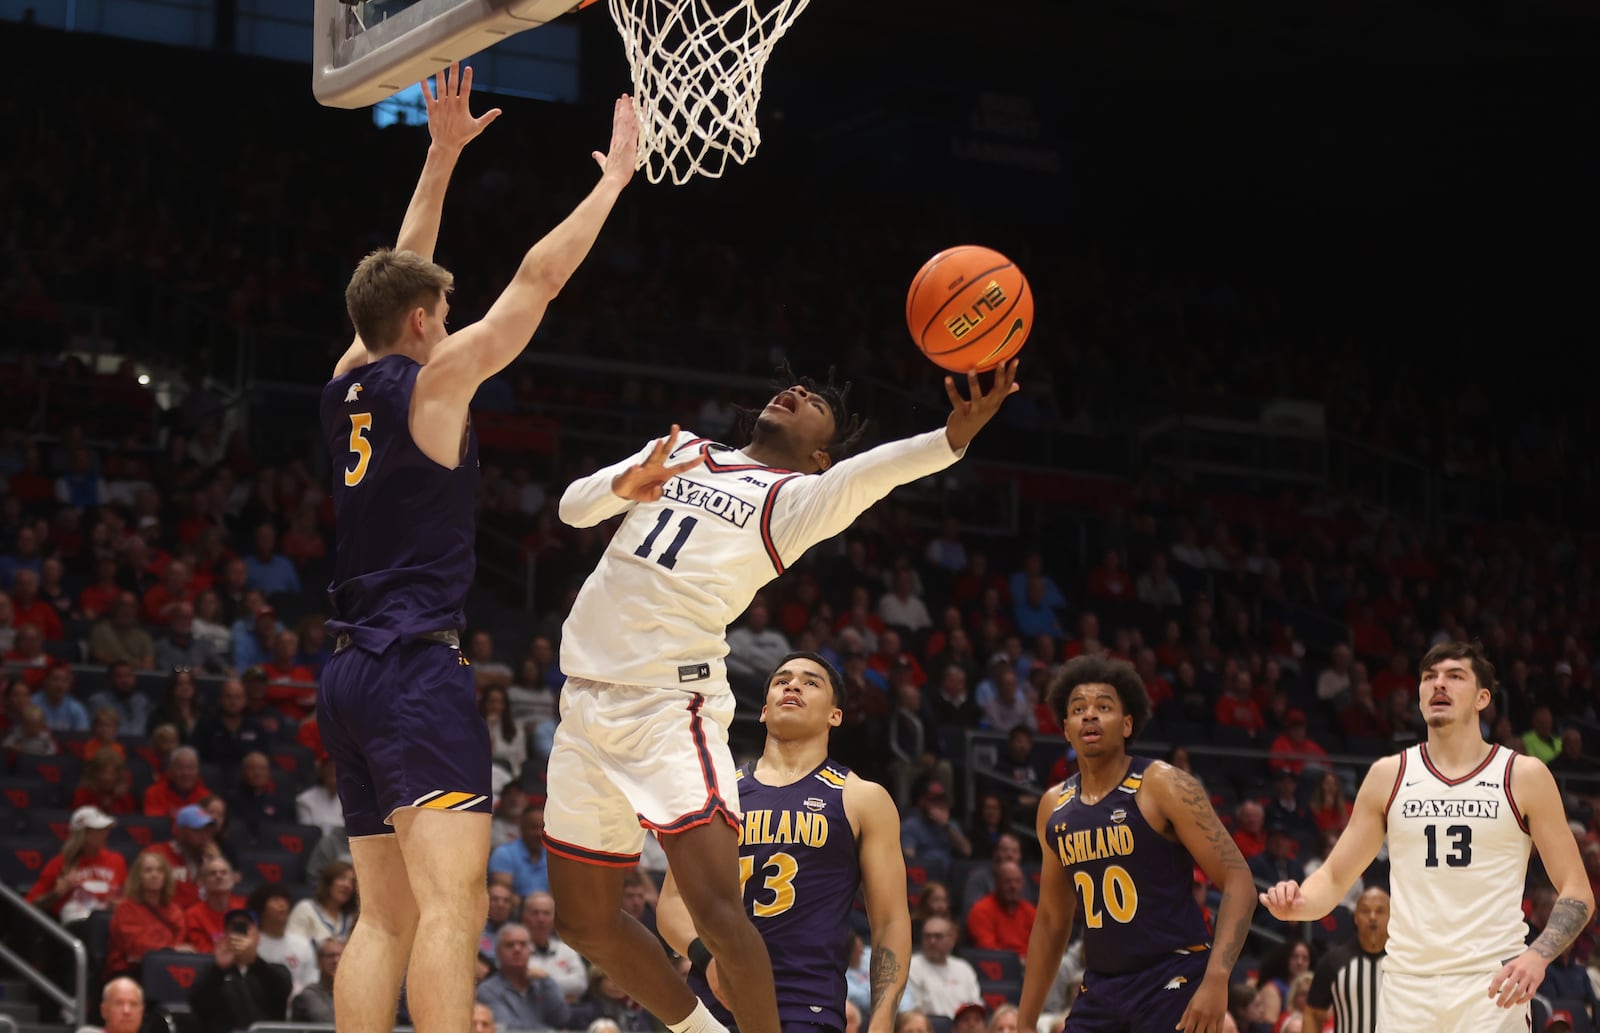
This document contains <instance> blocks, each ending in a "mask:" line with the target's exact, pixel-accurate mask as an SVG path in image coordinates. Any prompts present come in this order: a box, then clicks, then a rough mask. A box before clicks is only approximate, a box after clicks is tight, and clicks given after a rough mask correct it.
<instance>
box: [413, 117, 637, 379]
mask: <svg viewBox="0 0 1600 1033" xmlns="http://www.w3.org/2000/svg"><path fill="white" fill-rule="evenodd" d="M638 151H639V120H638V116H637V115H635V114H634V108H633V98H631V97H628V96H626V95H624V96H622V97H620V98H618V99H617V103H616V105H615V107H614V108H613V109H612V115H611V149H610V150H609V151H608V152H606V153H605V154H601V153H600V152H599V151H595V152H594V159H595V161H597V162H598V163H599V164H600V181H599V182H598V183H596V184H595V186H594V189H593V190H591V191H590V192H589V196H587V197H585V198H584V199H583V200H582V201H580V202H578V207H576V208H574V209H573V210H572V213H571V214H570V215H568V216H567V217H566V218H565V219H563V220H561V223H560V224H559V225H557V226H556V228H555V229H553V230H551V231H550V232H549V233H547V234H545V236H544V237H543V238H542V239H541V240H540V241H539V242H538V243H537V244H535V245H533V247H531V248H529V249H528V253H527V254H526V255H525V256H524V257H523V259H522V264H521V265H520V266H518V267H517V273H516V275H515V276H514V277H513V278H512V280H511V283H510V284H509V285H508V286H507V287H506V289H505V290H504V291H502V292H501V293H500V297H499V298H497V299H495V303H494V304H493V305H491V306H489V311H488V312H487V313H485V314H484V317H483V318H482V319H480V320H478V322H476V323H474V324H472V325H471V326H469V327H467V328H466V329H464V330H462V331H460V332H459V333H454V334H451V335H450V336H449V337H446V338H445V339H444V340H443V341H441V342H440V343H439V345H438V347H436V348H435V349H434V351H433V354H432V356H431V357H430V358H429V360H428V364H427V365H426V366H425V367H423V371H422V372H421V373H419V374H418V375H417V387H418V390H419V391H420V390H422V387H423V379H422V378H423V377H424V376H426V377H428V378H429V379H431V380H434V381H436V383H435V384H434V385H431V386H430V387H429V388H428V389H427V390H428V393H429V394H430V395H437V396H439V397H440V398H442V399H444V400H446V401H448V402H449V404H451V405H452V406H459V407H462V408H464V407H465V406H466V405H467V404H468V403H469V402H471V400H472V396H473V395H474V394H475V393H477V390H478V386H479V385H480V384H482V383H483V382H484V381H485V380H488V379H489V378H490V377H492V376H493V375H494V374H496V373H498V372H500V371H501V370H502V369H505V368H506V367H507V366H509V365H510V364H511V362H512V360H513V359H515V358H516V357H517V356H518V355H520V354H522V349H523V348H525V347H527V345H528V341H529V340H531V339H532V337H533V332H534V331H535V330H537V329H538V328H539V323H540V321H541V320H542V319H544V312H545V308H546V307H547V306H548V305H549V304H550V302H551V300H552V299H554V298H555V296H556V294H557V293H559V292H560V290H561V288H562V287H564V286H566V283H567V280H568V279H570V278H571V277H572V274H573V273H574V272H576V271H577V268H578V264H579V263H580V262H582V261H583V259H584V256H585V255H587V254H588V253H589V249H590V248H591V247H593V246H594V242H595V238H597V237H598V236H599V235H600V228H601V227H602V226H604V225H605V221H606V217H607V216H608V215H610V214H611V209H612V207H613V206H614V205H615V204H616V203H617V198H618V197H620V196H621V194H622V188H623V187H625V186H627V185H628V181H629V180H630V179H632V178H633V163H634V157H635V155H637V154H638Z"/></svg>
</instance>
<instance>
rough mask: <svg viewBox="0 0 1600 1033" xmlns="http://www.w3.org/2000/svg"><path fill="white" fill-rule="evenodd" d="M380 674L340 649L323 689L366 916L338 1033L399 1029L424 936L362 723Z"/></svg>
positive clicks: (324, 729)
mask: <svg viewBox="0 0 1600 1033" xmlns="http://www.w3.org/2000/svg"><path fill="white" fill-rule="evenodd" d="M379 667H380V662H379V661H378V660H377V659H376V658H373V657H371V656H369V655H368V654H366V653H364V652H363V651H361V650H359V649H346V650H341V651H340V652H338V653H336V654H334V656H333V657H332V658H331V659H330V660H329V661H328V664H327V666H326V667H325V668H324V671H323V677H322V682H321V685H320V687H319V689H318V699H317V714H318V717H317V724H318V727H319V728H320V730H321V733H322V743H323V746H324V747H325V748H326V749H327V751H328V754H329V755H330V756H331V757H332V758H333V762H334V767H335V769H336V770H337V771H338V773H339V776H338V777H339V782H338V791H339V802H340V805H341V806H342V807H343V809H344V817H345V828H346V830H347V831H348V832H349V834H350V860H351V863H353V864H354V865H355V869H356V881H357V883H358V884H359V885H360V886H361V900H362V911H363V914H362V916H361V921H359V922H357V923H356V926H355V928H354V929H353V930H351V933H350V942H349V944H348V945H347V946H346V947H345V952H344V956H343V957H341V958H340V959H339V967H340V968H341V969H342V970H343V971H344V974H345V975H344V978H343V979H341V980H339V981H337V982H336V983H335V984H334V988H333V997H334V1012H335V1013H336V1014H337V1015H338V1017H339V1021H338V1027H339V1033H388V1031H389V1030H391V1029H393V1028H394V1021H395V1010H396V1004H397V1002H398V1000H399V997H400V982H401V979H402V978H403V976H404V975H405V970H406V961H407V959H408V958H410V956H411V943H412V938H413V937H414V935H415V934H416V931H417V905H416V901H415V900H414V899H413V898H412V896H411V882H410V879H409V878H408V877H407V875H406V865H405V860H404V858H402V857H401V855H400V845H399V842H398V841H397V840H396V839H395V837H394V835H393V830H391V829H390V828H389V827H388V826H387V825H385V824H384V821H383V815H382V813H381V809H382V805H381V804H379V802H378V800H377V796H376V792H375V789H374V785H373V778H372V774H371V772H370V770H369V769H368V766H367V755H366V750H365V745H366V736H367V735H368V734H369V733H371V732H374V731H379V730H380V729H379V722H374V721H370V720H365V719H363V711H364V710H365V709H366V708H365V707H364V706H363V705H362V696H363V695H364V693H363V689H364V687H365V686H366V685H367V684H368V683H369V682H370V681H371V680H372V679H374V678H378V677H381V676H382V675H383V674H384V672H383V671H381V670H379Z"/></svg>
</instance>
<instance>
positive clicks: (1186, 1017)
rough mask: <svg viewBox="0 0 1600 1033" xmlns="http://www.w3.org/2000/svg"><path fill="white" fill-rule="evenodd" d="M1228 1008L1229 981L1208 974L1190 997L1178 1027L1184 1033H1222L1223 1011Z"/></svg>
mask: <svg viewBox="0 0 1600 1033" xmlns="http://www.w3.org/2000/svg"><path fill="white" fill-rule="evenodd" d="M1227 1010H1228V981H1227V980H1226V979H1212V978H1211V977H1209V976H1207V977H1206V978H1205V979H1202V980H1201V981H1200V986H1199V987H1197V988H1196V989H1195V992H1194V996H1193V997H1191V998H1189V1007H1187V1008H1185V1009H1183V1018H1181V1019H1179V1020H1178V1028H1179V1029H1181V1030H1183V1031H1184V1033H1222V1013H1223V1012H1225V1011H1227Z"/></svg>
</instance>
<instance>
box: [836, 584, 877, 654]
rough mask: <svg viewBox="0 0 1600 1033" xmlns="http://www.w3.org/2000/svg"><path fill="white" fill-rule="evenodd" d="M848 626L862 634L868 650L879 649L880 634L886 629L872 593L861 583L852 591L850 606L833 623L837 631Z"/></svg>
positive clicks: (862, 639)
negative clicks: (873, 600) (875, 608)
mask: <svg viewBox="0 0 1600 1033" xmlns="http://www.w3.org/2000/svg"><path fill="white" fill-rule="evenodd" d="M846 628H850V629H853V630H854V631H855V633H856V634H858V635H860V636H861V641H862V643H863V644H864V645H865V646H866V647H867V651H868V652H875V651H876V650H877V649H878V636H880V635H882V634H883V633H884V630H885V627H884V623H883V618H881V617H879V616H878V614H877V611H875V610H874V609H873V608H872V593H870V592H868V591H867V589H866V588H864V587H862V586H860V585H857V586H856V587H855V588H854V589H853V590H852V591H851V593H850V608H849V609H848V610H846V611H845V612H843V613H841V614H840V615H839V618H838V619H837V620H836V621H834V623H833V630H834V631H836V632H842V631H844V630H845V629H846Z"/></svg>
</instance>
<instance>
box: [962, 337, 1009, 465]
mask: <svg viewBox="0 0 1600 1033" xmlns="http://www.w3.org/2000/svg"><path fill="white" fill-rule="evenodd" d="M1017 363H1018V360H1017V359H1012V360H1011V361H1010V362H1008V363H1006V364H1005V365H1003V366H1001V367H1000V368H999V369H997V370H995V371H994V383H993V384H991V385H989V390H988V391H984V390H983V386H982V385H981V384H980V383H979V382H978V374H976V373H968V374H967V397H965V398H962V397H961V392H959V391H957V390H956V378H955V377H945V378H944V393H945V394H947V395H949V396H950V418H949V419H947V420H946V421H945V424H944V433H945V436H946V437H948V438H949V439H950V448H951V449H953V450H954V451H956V452H959V451H961V450H962V449H964V448H966V447H967V446H968V445H970V444H972V439H973V438H975V437H977V435H978V431H980V430H982V429H983V428H984V425H985V424H987V423H988V422H989V421H990V420H992V419H994V414H995V413H997V412H999V411H1000V405H1001V403H1002V402H1004V401H1005V400H1006V399H1007V398H1010V397H1011V396H1012V395H1014V394H1016V393H1017V391H1019V390H1020V388H1019V387H1018V385H1017Z"/></svg>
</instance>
